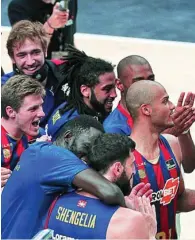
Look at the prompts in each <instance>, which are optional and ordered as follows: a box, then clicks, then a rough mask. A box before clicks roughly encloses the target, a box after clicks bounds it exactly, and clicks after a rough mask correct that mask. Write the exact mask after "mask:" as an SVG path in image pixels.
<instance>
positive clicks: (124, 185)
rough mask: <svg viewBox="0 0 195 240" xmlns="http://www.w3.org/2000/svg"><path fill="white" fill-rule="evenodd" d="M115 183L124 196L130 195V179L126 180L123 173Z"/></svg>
mask: <svg viewBox="0 0 195 240" xmlns="http://www.w3.org/2000/svg"><path fill="white" fill-rule="evenodd" d="M115 183H116V185H117V186H118V187H119V188H120V189H121V191H122V192H123V194H124V196H127V195H129V194H130V192H131V189H132V188H131V185H130V179H128V177H127V175H126V172H125V171H124V172H123V173H122V175H121V177H120V178H119V179H118V180H117V181H116V182H115Z"/></svg>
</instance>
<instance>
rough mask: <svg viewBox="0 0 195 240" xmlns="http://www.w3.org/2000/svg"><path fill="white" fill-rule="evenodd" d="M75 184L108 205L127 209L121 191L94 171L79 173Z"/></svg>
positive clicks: (88, 170) (74, 181)
mask: <svg viewBox="0 0 195 240" xmlns="http://www.w3.org/2000/svg"><path fill="white" fill-rule="evenodd" d="M73 184H74V185H75V186H76V187H78V188H82V189H83V190H84V191H86V192H89V193H91V194H93V195H95V196H96V197H98V198H100V199H101V200H102V201H103V202H105V203H107V204H112V205H120V206H122V207H125V200H124V195H123V193H122V192H121V190H120V189H119V188H118V187H117V186H116V185H115V184H113V183H111V182H110V181H108V180H107V179H106V178H104V177H103V176H101V175H100V174H98V173H97V172H95V171H94V170H92V169H86V170H84V171H82V172H80V173H78V174H77V175H76V176H75V178H74V180H73Z"/></svg>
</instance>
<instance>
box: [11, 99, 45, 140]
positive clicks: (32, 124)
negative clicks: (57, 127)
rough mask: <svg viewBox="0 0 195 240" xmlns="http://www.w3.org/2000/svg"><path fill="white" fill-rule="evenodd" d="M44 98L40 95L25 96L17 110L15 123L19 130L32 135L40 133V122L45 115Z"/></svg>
mask: <svg viewBox="0 0 195 240" xmlns="http://www.w3.org/2000/svg"><path fill="white" fill-rule="evenodd" d="M42 104H43V99H42V97H41V96H40V95H29V96H26V97H24V99H23V102H22V105H21V107H20V108H19V110H18V111H17V112H16V111H15V124H16V126H17V128H18V131H21V132H24V133H25V134H27V135H30V136H37V135H38V133H39V122H40V119H41V118H42V117H44V116H45V114H44V112H43V109H42Z"/></svg>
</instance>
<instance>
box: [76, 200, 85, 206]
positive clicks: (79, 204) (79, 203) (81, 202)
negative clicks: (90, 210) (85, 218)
mask: <svg viewBox="0 0 195 240" xmlns="http://www.w3.org/2000/svg"><path fill="white" fill-rule="evenodd" d="M86 205H87V201H85V200H79V201H78V203H77V207H81V208H85V207H86Z"/></svg>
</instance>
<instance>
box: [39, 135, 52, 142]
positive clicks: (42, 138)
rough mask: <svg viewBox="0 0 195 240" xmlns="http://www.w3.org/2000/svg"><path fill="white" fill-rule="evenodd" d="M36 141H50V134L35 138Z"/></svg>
mask: <svg viewBox="0 0 195 240" xmlns="http://www.w3.org/2000/svg"><path fill="white" fill-rule="evenodd" d="M36 142H51V136H48V135H43V136H41V137H39V138H37V139H36Z"/></svg>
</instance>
